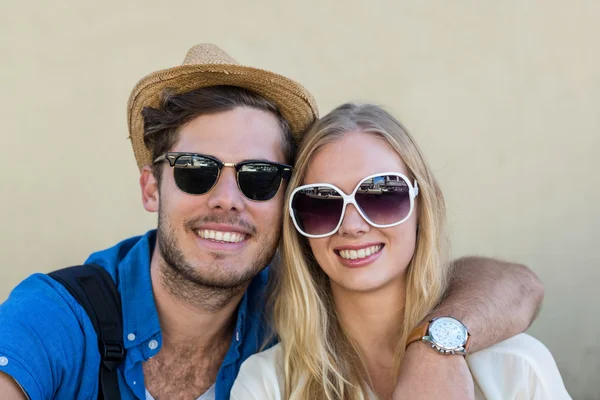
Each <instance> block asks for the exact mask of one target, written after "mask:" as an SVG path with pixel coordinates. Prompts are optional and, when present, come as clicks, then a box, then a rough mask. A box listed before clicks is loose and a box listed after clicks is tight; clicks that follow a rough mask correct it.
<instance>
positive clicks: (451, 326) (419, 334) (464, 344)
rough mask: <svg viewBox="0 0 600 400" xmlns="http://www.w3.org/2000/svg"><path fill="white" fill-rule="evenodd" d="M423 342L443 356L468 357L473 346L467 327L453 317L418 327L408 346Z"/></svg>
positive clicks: (414, 330)
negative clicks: (419, 341) (470, 347)
mask: <svg viewBox="0 0 600 400" xmlns="http://www.w3.org/2000/svg"><path fill="white" fill-rule="evenodd" d="M418 340H422V341H423V342H424V343H426V344H428V345H430V346H431V347H432V348H434V349H436V350H437V351H438V352H439V353H441V354H462V355H463V356H466V355H467V353H468V352H469V346H470V345H471V334H470V333H469V331H468V330H467V327H466V326H465V325H464V324H463V323H462V322H460V321H459V320H457V319H455V318H452V317H439V318H434V319H432V320H431V321H427V322H424V323H422V324H421V325H419V326H417V327H416V328H415V329H413V330H412V332H411V333H410V335H408V340H407V342H406V346H407V347H408V345H409V344H411V343H413V342H416V341H418Z"/></svg>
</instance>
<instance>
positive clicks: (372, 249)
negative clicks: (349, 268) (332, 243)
mask: <svg viewBox="0 0 600 400" xmlns="http://www.w3.org/2000/svg"><path fill="white" fill-rule="evenodd" d="M382 247H383V245H381V244H378V245H375V246H369V247H365V248H364V249H360V250H340V251H338V253H339V255H340V257H342V258H344V259H346V260H356V259H359V258H365V257H369V256H370V255H371V254H375V253H377V252H378V251H379V250H381V248H382Z"/></svg>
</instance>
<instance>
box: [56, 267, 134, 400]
mask: <svg viewBox="0 0 600 400" xmlns="http://www.w3.org/2000/svg"><path fill="white" fill-rule="evenodd" d="M48 275H49V276H50V277H52V278H53V279H55V280H56V281H58V282H60V283H61V284H62V285H63V286H64V287H65V288H66V289H67V290H68V291H69V293H71V295H73V297H74V298H75V300H77V301H78V302H79V304H81V306H82V307H83V309H84V310H85V312H86V313H87V315H88V316H89V318H90V320H91V321H92V324H93V325H94V329H95V330H96V334H97V335H98V350H99V351H100V376H99V380H100V388H99V391H98V399H99V400H120V399H121V395H120V392H119V378H118V375H117V367H118V366H119V365H120V364H121V362H122V361H123V360H124V359H125V347H124V346H123V316H122V314H121V297H120V296H119V291H118V289H117V286H116V285H115V282H114V281H113V279H112V277H111V276H110V275H109V273H108V272H107V271H106V270H105V269H104V268H102V267H99V266H97V265H93V264H87V265H79V266H74V267H69V268H64V269H60V270H58V271H54V272H51V273H49V274H48Z"/></svg>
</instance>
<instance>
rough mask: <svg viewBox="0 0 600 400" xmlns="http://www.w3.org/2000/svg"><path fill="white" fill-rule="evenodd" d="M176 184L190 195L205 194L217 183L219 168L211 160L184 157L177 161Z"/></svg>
mask: <svg viewBox="0 0 600 400" xmlns="http://www.w3.org/2000/svg"><path fill="white" fill-rule="evenodd" d="M173 174H174V177H175V183H176V184H177V187H178V188H179V189H181V190H182V191H184V192H186V193H189V194H204V193H206V192H208V191H209V190H210V189H212V187H213V186H214V185H215V182H217V178H218V176H219V166H218V165H217V163H216V162H214V161H213V160H211V159H210V158H205V157H201V156H188V155H183V156H180V157H178V158H177V160H176V161H175V168H173Z"/></svg>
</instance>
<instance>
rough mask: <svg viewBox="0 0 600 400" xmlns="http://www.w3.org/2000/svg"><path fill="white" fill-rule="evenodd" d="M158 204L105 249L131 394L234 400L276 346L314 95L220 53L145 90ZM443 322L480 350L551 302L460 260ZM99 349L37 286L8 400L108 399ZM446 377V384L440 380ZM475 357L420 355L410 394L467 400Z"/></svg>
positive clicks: (17, 334) (15, 352) (164, 74)
mask: <svg viewBox="0 0 600 400" xmlns="http://www.w3.org/2000/svg"><path fill="white" fill-rule="evenodd" d="M128 111H129V112H128V118H129V129H130V135H131V140H132V145H133V149H134V154H135V156H136V160H137V162H138V166H139V167H140V170H141V175H140V181H139V182H140V188H141V191H142V199H143V200H142V202H143V205H144V208H145V209H146V210H148V211H150V212H158V228H157V230H156V231H150V232H148V233H147V234H145V235H144V236H141V237H134V238H130V239H127V240H125V241H123V242H121V243H119V244H117V245H116V246H115V247H113V248H110V249H108V250H104V251H100V252H97V253H94V254H92V255H91V256H90V257H89V259H88V260H87V262H86V263H92V264H97V265H100V266H102V267H104V268H105V269H106V270H107V271H108V272H109V273H110V274H111V276H112V278H113V279H114V280H115V282H116V283H117V285H118V289H119V293H120V296H121V300H122V314H123V327H124V332H123V336H124V341H125V348H126V356H125V360H124V362H123V363H122V364H121V365H120V367H119V371H118V373H119V377H120V379H119V386H120V392H121V397H122V398H123V399H152V398H156V399H196V398H198V399H203V400H205V399H227V398H228V397H229V390H230V388H231V386H232V384H233V380H234V379H235V377H236V374H237V371H238V369H239V367H240V365H241V363H242V362H243V361H244V360H245V359H246V358H247V357H248V356H250V355H251V354H253V353H255V352H256V351H258V350H259V348H260V346H261V344H262V342H263V340H264V339H265V331H266V326H265V324H264V322H263V321H264V319H263V318H262V317H263V316H262V311H263V309H264V305H265V304H264V296H263V295H264V292H265V284H266V281H267V274H268V269H266V268H265V267H266V266H267V265H268V264H269V262H270V260H271V259H272V258H273V256H274V254H275V250H276V247H277V244H278V242H279V232H280V226H281V222H282V210H283V197H284V188H285V184H286V180H287V178H288V177H289V173H290V172H291V171H290V170H291V167H290V166H289V165H290V164H291V163H292V161H293V156H294V154H293V153H294V148H295V142H294V140H297V139H300V137H301V135H302V132H303V131H305V130H306V128H307V127H308V126H309V125H310V124H311V123H312V122H313V121H314V120H315V118H316V117H317V108H316V105H315V102H314V100H313V98H312V96H311V95H310V93H308V92H307V91H306V90H305V89H304V88H303V87H302V86H300V85H299V84H297V83H295V82H293V81H291V80H289V79H287V78H284V77H282V76H279V75H276V74H273V73H270V72H267V71H263V70H257V69H253V68H250V67H244V66H241V65H239V64H237V63H236V62H235V61H234V60H232V59H231V58H230V57H229V56H228V55H227V54H225V53H223V52H222V51H221V50H220V49H218V48H217V47H215V46H211V45H199V46H196V47H194V48H192V49H191V50H190V51H189V52H188V55H187V56H186V59H185V61H184V65H183V66H179V67H175V68H171V69H168V70H164V71H159V72H156V73H153V74H150V75H149V76H147V77H145V78H144V79H142V80H141V81H140V82H139V83H138V85H137V86H136V87H135V88H134V89H133V92H132V94H131V97H130V100H129V104H128ZM455 264H456V268H455V272H454V275H453V276H454V277H455V278H456V279H454V281H453V283H452V285H451V286H450V288H449V289H448V292H447V295H446V298H445V301H444V302H443V303H442V304H441V305H440V306H439V307H438V309H436V310H435V312H434V314H433V315H432V316H431V317H436V316H441V315H448V316H452V317H454V318H457V319H459V320H461V321H462V322H464V323H465V324H466V326H468V327H469V330H470V334H471V349H472V351H473V350H477V349H481V348H483V347H487V346H489V345H490V344H493V343H495V342H498V341H500V340H502V339H505V338H507V337H509V336H512V335H514V334H517V333H519V332H521V331H523V330H525V329H526V328H527V327H528V326H529V324H530V323H531V321H532V319H533V317H534V314H535V311H536V309H537V307H538V306H539V304H540V302H541V298H542V296H543V294H542V292H543V290H542V288H541V285H540V283H539V282H538V281H537V279H536V278H535V276H534V275H533V274H532V273H531V272H530V271H529V270H527V269H526V268H524V267H522V266H518V265H511V264H506V263H502V262H499V261H493V260H487V259H479V258H466V259H462V260H460V261H459V262H456V263H455ZM99 360H100V358H99V352H98V348H97V336H96V333H95V331H94V328H93V326H92V323H91V322H90V320H89V318H88V317H87V315H86V314H85V312H84V311H83V309H82V308H81V306H80V305H79V304H78V303H77V302H76V301H75V300H74V298H73V297H72V296H71V295H70V294H69V293H68V292H67V291H66V290H65V289H64V287H62V286H61V285H60V284H59V283H57V282H56V281H55V280H53V279H51V278H49V277H48V276H47V275H43V274H37V275H33V276H31V277H29V278H27V279H26V280H25V281H23V282H22V283H21V284H20V285H19V286H17V288H15V289H14V291H13V292H12V293H11V295H10V297H9V299H8V300H7V301H6V302H5V303H4V304H2V306H0V393H3V398H4V399H24V398H26V396H28V397H29V398H30V399H33V400H37V399H75V398H78V399H92V398H95V397H96V396H97V393H98V371H99ZM431 377H436V379H431ZM472 385H473V382H472V378H471V377H470V374H469V373H468V370H467V369H466V363H465V361H464V358H463V357H461V356H458V355H454V356H452V355H447V356H441V355H439V354H438V353H436V352H434V351H432V350H431V349H430V348H427V347H426V346H423V345H414V344H412V345H410V346H409V347H408V350H407V353H406V359H405V363H404V365H403V369H402V373H401V377H400V379H399V381H398V387H397V393H398V394H399V395H403V396H404V398H415V397H418V398H431V399H433V398H439V396H440V394H441V393H443V394H444V397H445V398H465V396H467V398H468V397H469V396H472Z"/></svg>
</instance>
